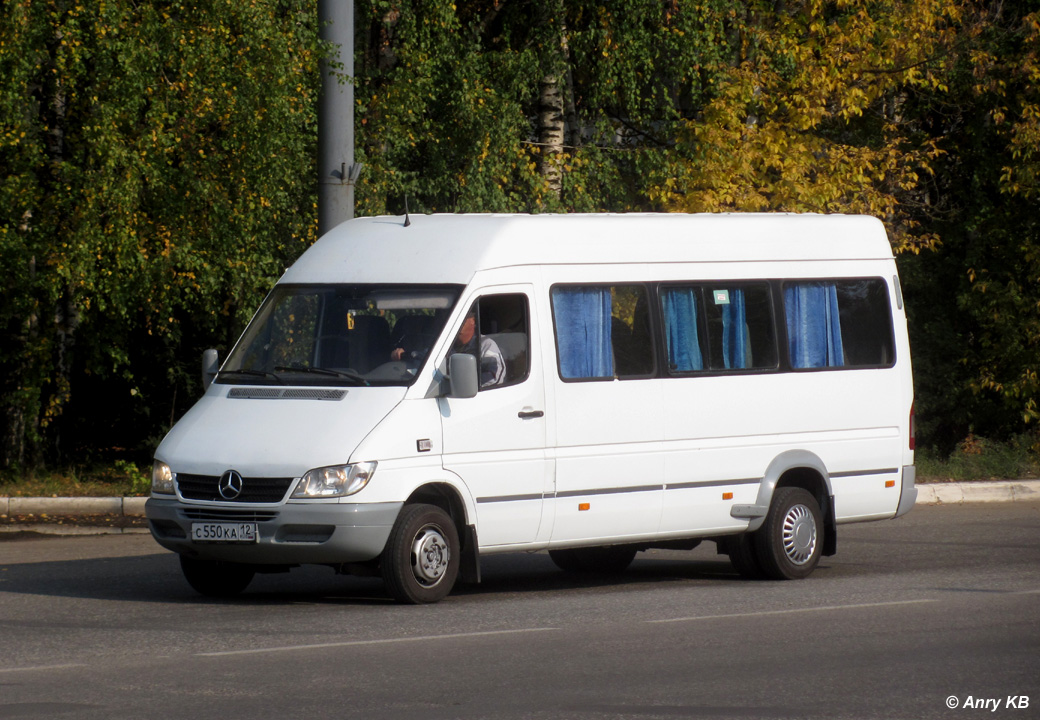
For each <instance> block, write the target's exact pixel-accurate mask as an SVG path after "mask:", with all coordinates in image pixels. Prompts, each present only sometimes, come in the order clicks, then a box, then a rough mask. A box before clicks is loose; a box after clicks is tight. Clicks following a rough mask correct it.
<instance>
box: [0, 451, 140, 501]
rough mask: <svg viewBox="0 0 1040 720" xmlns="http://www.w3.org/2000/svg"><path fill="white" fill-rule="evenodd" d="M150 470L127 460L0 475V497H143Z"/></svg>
mask: <svg viewBox="0 0 1040 720" xmlns="http://www.w3.org/2000/svg"><path fill="white" fill-rule="evenodd" d="M150 486H151V468H150V467H147V468H146V467H142V466H138V465H135V464H134V463H132V462H129V461H127V460H117V461H116V462H114V463H111V464H105V465H96V466H93V467H90V468H70V469H66V470H54V471H45V470H40V471H34V472H28V473H24V474H17V475H15V474H10V473H8V474H4V475H0V497H133V496H135V495H147V494H148V490H149V487H150Z"/></svg>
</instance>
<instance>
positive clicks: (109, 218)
mask: <svg viewBox="0 0 1040 720" xmlns="http://www.w3.org/2000/svg"><path fill="white" fill-rule="evenodd" d="M315 23H316V20H315V18H314V13H313V12H312V9H311V8H310V7H309V5H308V3H305V2H302V1H299V2H297V1H296V0H265V1H261V0H256V1H255V2H250V3H238V2H230V1H221V2H205V3H199V2H191V1H187V0H185V1H179V0H169V1H164V0H146V1H144V2H139V3H135V4H126V3H105V2H101V1H100V0H82V1H80V2H74V1H72V0H51V1H50V2H29V1H28V0H12V2H8V3H6V5H5V12H4V14H3V17H2V18H0V77H2V78H3V82H2V85H0V164H2V165H3V166H4V167H5V168H6V169H8V172H7V177H6V179H5V180H4V181H3V183H2V185H0V264H2V269H3V272H4V275H5V277H6V278H9V282H8V284H7V287H6V288H5V290H4V295H3V297H2V302H0V319H2V323H0V347H2V348H3V349H2V351H0V376H2V377H3V378H4V379H3V381H2V382H3V384H2V386H0V395H2V396H3V405H4V407H5V408H7V413H6V416H5V417H4V418H3V426H4V432H3V446H2V448H0V458H2V460H3V463H4V465H8V466H10V465H12V464H15V465H18V464H23V463H27V462H31V461H33V460H34V459H35V458H36V457H38V456H36V455H35V454H34V453H37V452H41V451H42V450H43V448H45V447H46V448H48V454H49V455H50V454H52V453H53V451H54V450H55V449H59V450H60V449H61V447H62V446H61V438H62V437H63V436H64V437H69V436H70V435H74V436H75V438H76V439H75V441H74V442H76V443H77V444H78V443H84V444H89V443H91V442H94V441H98V442H104V440H103V438H104V436H105V435H107V436H108V437H113V436H115V437H122V438H126V439H131V438H136V439H137V440H142V439H143V438H142V437H141V435H140V432H139V431H137V428H140V427H147V428H151V429H152V430H151V431H152V432H155V431H156V430H158V429H159V428H161V426H162V425H163V424H164V421H163V420H161V418H165V419H166V420H168V418H169V416H170V414H171V413H173V412H176V411H177V407H179V406H183V405H184V404H185V403H186V402H187V401H188V400H189V399H190V397H191V395H192V394H193V392H192V391H193V390H194V389H195V387H196V381H195V376H196V374H197V373H196V372H195V371H194V369H193V368H194V366H195V364H196V362H195V361H194V358H197V357H198V351H199V350H200V349H201V348H199V345H200V344H201V343H209V342H213V341H214V340H217V339H222V340H223V342H224V343H229V342H230V341H231V340H233V339H234V333H235V332H237V329H238V328H240V327H241V322H242V320H243V319H244V318H245V317H247V313H249V312H250V311H251V310H252V308H253V306H254V305H255V303H256V302H257V300H258V299H259V298H260V297H261V296H262V293H263V292H264V291H265V290H266V288H267V287H268V286H269V284H270V283H271V282H272V280H273V279H275V278H276V277H277V276H278V275H279V274H280V272H281V271H282V269H283V268H284V266H285V264H286V263H287V262H288V261H290V260H291V259H292V258H293V257H295V256H296V255H297V254H299V252H301V251H302V249H303V248H305V247H306V246H307V245H308V244H309V243H310V242H311V241H312V240H313V239H314V233H315V224H314V210H313V207H314V188H313V184H312V182H311V178H312V177H313V169H312V168H313V158H314V145H315V139H316V119H315V108H314V98H315V97H316V92H317V83H318V75H317V71H316V69H317V58H318V57H319V53H320V49H319V47H318V40H317V31H316V27H315ZM196 348H198V349H196ZM189 349H191V351H190V354H189V352H188V351H189ZM190 356H194V358H192V357H190ZM178 394H179V395H180V397H179V398H178ZM70 408H71V409H72V411H71V412H69V410H70ZM108 423H112V424H114V425H116V427H115V428H114V429H113V428H108V427H105V426H106V425H107V424H108ZM99 426H100V427H99ZM157 426H158V427H157ZM99 429H104V430H105V431H106V432H98V431H99ZM63 430H64V432H62V431H63ZM109 442H111V441H109Z"/></svg>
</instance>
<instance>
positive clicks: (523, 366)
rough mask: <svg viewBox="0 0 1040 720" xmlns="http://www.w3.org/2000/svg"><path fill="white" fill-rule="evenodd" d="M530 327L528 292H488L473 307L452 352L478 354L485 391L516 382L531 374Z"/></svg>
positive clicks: (481, 385) (481, 384)
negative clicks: (489, 293) (502, 293)
mask: <svg viewBox="0 0 1040 720" xmlns="http://www.w3.org/2000/svg"><path fill="white" fill-rule="evenodd" d="M529 327H530V325H529V323H528V308H527V297H526V296H525V295H485V296H484V297H482V298H480V299H479V300H477V301H476V302H474V303H473V305H472V307H470V310H469V312H468V313H467V314H466V319H465V320H464V321H463V323H462V328H461V329H460V330H459V334H458V335H457V336H456V337H455V342H454V344H453V345H452V352H465V353H470V354H471V355H477V360H478V363H479V367H480V389H481V390H482V391H483V390H489V389H492V388H497V387H505V386H507V385H516V384H518V383H521V382H523V381H524V380H526V379H527V375H528V370H529V362H530V360H529V358H530V344H531V343H530V337H529V329H528V328H529ZM478 349H479V350H478Z"/></svg>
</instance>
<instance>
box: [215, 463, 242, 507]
mask: <svg viewBox="0 0 1040 720" xmlns="http://www.w3.org/2000/svg"><path fill="white" fill-rule="evenodd" d="M217 492H219V493H220V497H222V498H224V499H225V500H234V499H235V498H237V497H238V496H239V494H240V493H241V492H242V476H241V475H239V474H238V473H237V472H235V471H234V470H228V471H227V472H226V473H224V474H223V475H221V476H220V480H218V481H217Z"/></svg>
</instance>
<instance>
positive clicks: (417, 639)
mask: <svg viewBox="0 0 1040 720" xmlns="http://www.w3.org/2000/svg"><path fill="white" fill-rule="evenodd" d="M558 629H559V628H523V629H520V630H488V631H486V632H470V633H454V634H451V635H417V636H415V637H402V638H383V639H381V640H346V641H344V642H334V643H318V644H315V645H286V646H284V647H272V648H257V649H254V650H223V651H220V652H205V653H196V657H224V656H227V655H257V654H260V653H273V652H287V651H292V650H321V649H324V648H339V647H353V646H356V645H390V644H393V643H406V642H421V641H424V640H456V639H459V638H475V637H488V636H490V635H516V634H518V633H535V632H549V631H551V630H558Z"/></svg>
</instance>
